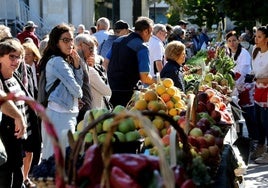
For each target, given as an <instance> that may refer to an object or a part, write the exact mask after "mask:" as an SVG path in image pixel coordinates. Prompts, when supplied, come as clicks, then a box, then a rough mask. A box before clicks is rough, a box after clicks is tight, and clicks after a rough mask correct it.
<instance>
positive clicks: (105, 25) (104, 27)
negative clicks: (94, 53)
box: [93, 17, 110, 51]
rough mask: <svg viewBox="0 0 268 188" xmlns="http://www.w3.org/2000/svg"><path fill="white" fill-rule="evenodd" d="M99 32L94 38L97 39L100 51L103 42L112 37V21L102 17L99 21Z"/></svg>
mask: <svg viewBox="0 0 268 188" xmlns="http://www.w3.org/2000/svg"><path fill="white" fill-rule="evenodd" d="M96 26H97V32H96V33H94V34H93V36H95V37H96V39H97V41H98V51H99V47H100V46H101V44H102V42H103V41H104V40H107V39H108V36H109V35H110V32H109V29H110V21H109V20H108V19H107V18H105V17H101V18H99V19H98V20H97V24H96Z"/></svg>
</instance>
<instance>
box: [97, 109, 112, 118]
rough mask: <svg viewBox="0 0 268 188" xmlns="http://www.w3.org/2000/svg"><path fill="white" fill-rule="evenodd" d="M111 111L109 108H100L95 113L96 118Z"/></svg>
mask: <svg viewBox="0 0 268 188" xmlns="http://www.w3.org/2000/svg"><path fill="white" fill-rule="evenodd" d="M106 113H109V110H108V109H106V108H102V109H98V112H97V113H96V114H95V116H94V119H98V118H99V117H100V116H102V115H103V114H106Z"/></svg>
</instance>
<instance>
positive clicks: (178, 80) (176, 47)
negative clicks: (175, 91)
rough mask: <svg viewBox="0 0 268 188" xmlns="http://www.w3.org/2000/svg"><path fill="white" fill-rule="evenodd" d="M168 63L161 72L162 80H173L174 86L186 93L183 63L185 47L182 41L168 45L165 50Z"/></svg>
mask: <svg viewBox="0 0 268 188" xmlns="http://www.w3.org/2000/svg"><path fill="white" fill-rule="evenodd" d="M165 58H166V60H167V63H166V64H165V65H164V67H163V69H162V71H161V72H160V77H161V78H171V79H172V80H173V82H174V86H176V87H178V88H179V89H180V90H181V91H183V92H185V86H184V78H183V63H184V62H185V58H186V52H185V45H184V44H183V43H182V42H180V41H172V42H170V43H168V44H167V46H166V49H165Z"/></svg>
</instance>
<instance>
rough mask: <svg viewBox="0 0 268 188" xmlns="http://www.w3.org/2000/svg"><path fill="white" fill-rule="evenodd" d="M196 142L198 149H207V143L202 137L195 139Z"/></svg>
mask: <svg viewBox="0 0 268 188" xmlns="http://www.w3.org/2000/svg"><path fill="white" fill-rule="evenodd" d="M196 140H197V142H198V143H199V148H207V147H208V144H207V141H206V139H205V138H204V137H203V136H199V137H197V138H196Z"/></svg>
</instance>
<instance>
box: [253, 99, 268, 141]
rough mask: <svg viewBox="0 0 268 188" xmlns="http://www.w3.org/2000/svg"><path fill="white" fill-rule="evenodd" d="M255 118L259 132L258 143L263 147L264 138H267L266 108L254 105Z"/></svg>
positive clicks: (267, 115) (267, 117)
mask: <svg viewBox="0 0 268 188" xmlns="http://www.w3.org/2000/svg"><path fill="white" fill-rule="evenodd" d="M255 117H256V125H257V127H258V132H259V139H258V142H259V144H261V145H263V144H265V138H268V108H267V107H260V106H259V105H258V104H256V103H255ZM267 144H268V143H267Z"/></svg>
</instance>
